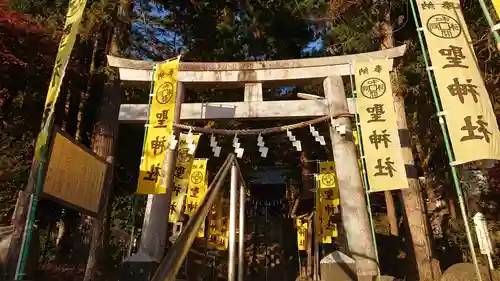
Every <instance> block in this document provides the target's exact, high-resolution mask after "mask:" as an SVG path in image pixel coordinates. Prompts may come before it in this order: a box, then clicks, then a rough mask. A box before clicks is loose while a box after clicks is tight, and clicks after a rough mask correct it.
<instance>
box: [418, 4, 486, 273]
mask: <svg viewBox="0 0 500 281" xmlns="http://www.w3.org/2000/svg"><path fill="white" fill-rule="evenodd" d="M410 5H411V11H412V14H413V20H414V22H415V26H417V34H418V39H419V41H420V48H421V49H422V56H423V58H424V62H425V68H426V71H427V75H428V76H429V83H430V86H431V92H432V97H433V100H434V106H435V107H436V112H437V114H438V118H439V125H440V126H441V132H442V134H443V139H444V145H445V148H446V154H447V155H448V161H449V162H450V169H451V175H452V179H453V185H454V187H455V191H456V193H457V197H458V202H459V205H460V212H461V214H462V218H463V220H464V226H465V232H466V235H467V242H468V244H469V250H470V252H471V256H472V263H473V264H474V267H475V269H476V275H477V279H478V280H479V281H482V278H481V272H480V270H479V265H478V263H477V258H476V251H475V249H474V242H473V240H472V235H471V230H470V226H469V219H468V215H467V209H466V207H465V203H464V198H463V194H462V189H461V186H460V181H459V179H458V172H457V168H456V167H455V166H453V165H452V163H453V158H454V155H453V151H452V149H451V144H450V139H449V136H448V130H447V129H446V123H445V120H444V118H443V116H442V114H441V113H442V110H441V107H440V102H439V98H438V95H437V92H436V87H435V84H434V77H433V75H432V72H431V70H430V67H429V60H428V58H427V52H426V48H425V44H424V39H423V37H422V32H423V29H422V27H420V25H419V22H418V17H417V12H416V9H415V4H414V3H413V0H410Z"/></svg>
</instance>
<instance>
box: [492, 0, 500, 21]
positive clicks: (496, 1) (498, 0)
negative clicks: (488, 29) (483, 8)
mask: <svg viewBox="0 0 500 281" xmlns="http://www.w3.org/2000/svg"><path fill="white" fill-rule="evenodd" d="M493 7H495V11H497V17H498V19H500V0H493Z"/></svg>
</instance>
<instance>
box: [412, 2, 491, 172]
mask: <svg viewBox="0 0 500 281" xmlns="http://www.w3.org/2000/svg"><path fill="white" fill-rule="evenodd" d="M416 2H417V6H418V10H419V14H420V20H421V22H422V29H423V32H424V35H425V42H426V43H427V49H428V51H429V57H430V59H431V61H432V68H433V69H432V71H433V73H434V76H435V80H436V87H437V90H438V93H439V99H440V101H441V105H442V107H443V112H442V116H443V118H444V119H445V120H446V126H447V128H448V134H449V137H450V140H451V145H452V148H453V155H454V157H455V159H454V161H453V162H452V163H451V164H452V165H458V164H464V163H468V162H472V161H478V160H487V159H495V160H500V131H499V130H498V123H497V119H496V116H495V112H494V111H493V106H492V104H491V100H490V96H489V94H488V91H487V89H486V87H485V84H484V81H483V77H482V74H481V71H480V70H479V66H478V63H477V58H476V55H475V53H474V48H473V45H472V40H471V37H470V34H469V30H468V29H467V25H466V24H465V20H464V16H463V13H462V8H461V3H460V0H447V1H436V0H417V1H416ZM497 4H498V2H497Z"/></svg>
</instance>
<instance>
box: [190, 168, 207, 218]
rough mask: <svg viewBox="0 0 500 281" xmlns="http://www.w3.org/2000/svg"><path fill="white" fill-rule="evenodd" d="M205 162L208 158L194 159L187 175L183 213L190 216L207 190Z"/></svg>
mask: <svg viewBox="0 0 500 281" xmlns="http://www.w3.org/2000/svg"><path fill="white" fill-rule="evenodd" d="M207 162H208V159H195V160H194V161H193V166H192V167H191V174H190V175H189V185H188V192H187V199H186V210H185V211H184V213H185V214H186V215H188V216H192V215H193V214H194V213H195V212H196V210H198V207H199V206H200V204H201V201H202V200H203V198H204V197H205V193H206V192H207V181H206V179H205V178H206V174H207Z"/></svg>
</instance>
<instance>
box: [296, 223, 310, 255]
mask: <svg viewBox="0 0 500 281" xmlns="http://www.w3.org/2000/svg"><path fill="white" fill-rule="evenodd" d="M296 225H297V249H298V250H299V251H305V250H306V245H307V244H306V241H307V222H306V221H303V220H302V218H297V220H296Z"/></svg>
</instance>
